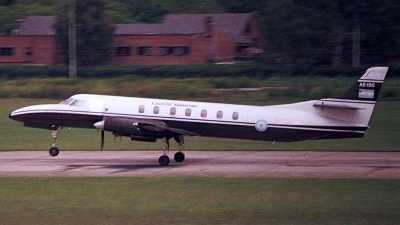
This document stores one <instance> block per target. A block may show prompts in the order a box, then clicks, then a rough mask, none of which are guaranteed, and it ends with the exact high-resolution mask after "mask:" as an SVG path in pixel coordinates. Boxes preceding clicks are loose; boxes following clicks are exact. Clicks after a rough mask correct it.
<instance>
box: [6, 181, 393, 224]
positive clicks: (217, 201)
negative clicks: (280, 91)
mask: <svg viewBox="0 0 400 225" xmlns="http://www.w3.org/2000/svg"><path fill="white" fill-rule="evenodd" d="M0 185H1V187H2V188H1V190H0V200H1V203H0V218H1V223H3V224H398V223H399V222H400V215H399V213H398V205H399V203H400V194H399V193H400V192H399V186H400V181H399V180H347V179H344V180H329V179H322V180H316V179H236V178H188V177H182V178H0Z"/></svg>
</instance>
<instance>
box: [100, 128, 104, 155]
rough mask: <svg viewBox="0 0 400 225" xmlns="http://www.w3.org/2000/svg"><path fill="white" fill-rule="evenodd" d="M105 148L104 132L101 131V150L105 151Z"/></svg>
mask: <svg viewBox="0 0 400 225" xmlns="http://www.w3.org/2000/svg"><path fill="white" fill-rule="evenodd" d="M103 148H104V130H101V147H100V150H101V151H103Z"/></svg>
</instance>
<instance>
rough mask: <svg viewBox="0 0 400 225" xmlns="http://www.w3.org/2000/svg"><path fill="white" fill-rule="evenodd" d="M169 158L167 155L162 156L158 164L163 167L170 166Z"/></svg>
mask: <svg viewBox="0 0 400 225" xmlns="http://www.w3.org/2000/svg"><path fill="white" fill-rule="evenodd" d="M169 161H170V160H169V157H168V156H166V155H162V156H160V158H159V159H158V162H159V163H160V165H161V166H168V164H169Z"/></svg>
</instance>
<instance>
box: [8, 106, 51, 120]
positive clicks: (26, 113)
mask: <svg viewBox="0 0 400 225" xmlns="http://www.w3.org/2000/svg"><path fill="white" fill-rule="evenodd" d="M49 109H51V105H32V106H27V107H23V108H20V109H17V110H15V111H12V112H11V113H10V115H8V117H9V118H10V119H12V120H15V121H19V122H35V120H38V119H41V117H42V114H43V113H46V112H47V111H48V110H49Z"/></svg>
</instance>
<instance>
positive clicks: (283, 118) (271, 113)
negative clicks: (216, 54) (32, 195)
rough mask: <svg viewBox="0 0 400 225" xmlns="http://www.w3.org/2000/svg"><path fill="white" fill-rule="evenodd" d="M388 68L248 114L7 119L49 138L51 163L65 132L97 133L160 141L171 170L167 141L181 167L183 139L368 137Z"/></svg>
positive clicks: (91, 99) (211, 108) (93, 113)
mask: <svg viewBox="0 0 400 225" xmlns="http://www.w3.org/2000/svg"><path fill="white" fill-rule="evenodd" d="M387 71H388V68H387V67H372V68H370V69H368V70H367V71H366V72H365V74H364V75H363V76H362V77H361V78H360V79H359V80H358V81H357V82H356V83H355V84H354V85H352V86H351V87H350V88H349V89H348V90H347V91H346V92H344V93H343V94H340V95H337V96H335V97H332V98H324V99H320V100H311V101H305V102H298V103H293V104H285V105H272V106H249V105H233V104H221V103H208V102H192V101H180V100H166V99H148V98H131V97H119V96H107V95H92V94H78V95H74V96H72V97H71V98H69V99H67V100H65V101H63V102H61V103H60V104H48V105H34V106H28V107H24V108H21V109H18V110H15V111H13V112H12V113H11V114H10V115H9V117H10V118H11V119H13V120H16V121H20V122H23V123H24V126H27V127H35V128H43V129H49V130H52V131H53V133H52V135H53V139H54V141H53V146H52V147H51V148H50V151H49V152H50V155H51V156H57V155H58V153H59V150H58V148H57V147H56V145H57V131H58V129H59V128H60V127H76V128H97V129H99V130H101V131H102V132H101V148H103V144H104V131H110V132H112V133H113V134H114V135H116V136H128V137H130V138H131V139H132V140H134V141H149V142H155V141H156V140H157V139H161V141H162V143H163V145H164V154H163V155H162V156H161V157H160V158H159V163H160V165H162V166H166V165H168V164H169V162H170V159H169V157H168V151H169V139H171V138H174V139H175V140H176V141H177V143H178V144H179V151H178V152H177V153H176V154H175V155H174V159H175V161H177V162H182V161H183V160H184V159H185V155H184V154H183V153H182V150H183V145H184V141H183V138H184V136H207V137H217V138H236V139H248V140H262V141H271V142H275V141H276V142H294V141H303V140H314V139H334V138H358V137H363V136H364V133H365V131H366V130H367V128H368V122H369V120H370V118H371V114H372V111H373V109H374V106H375V103H376V99H377V97H378V94H379V91H380V89H381V86H382V83H383V80H384V78H385V76H386V73H387Z"/></svg>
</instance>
